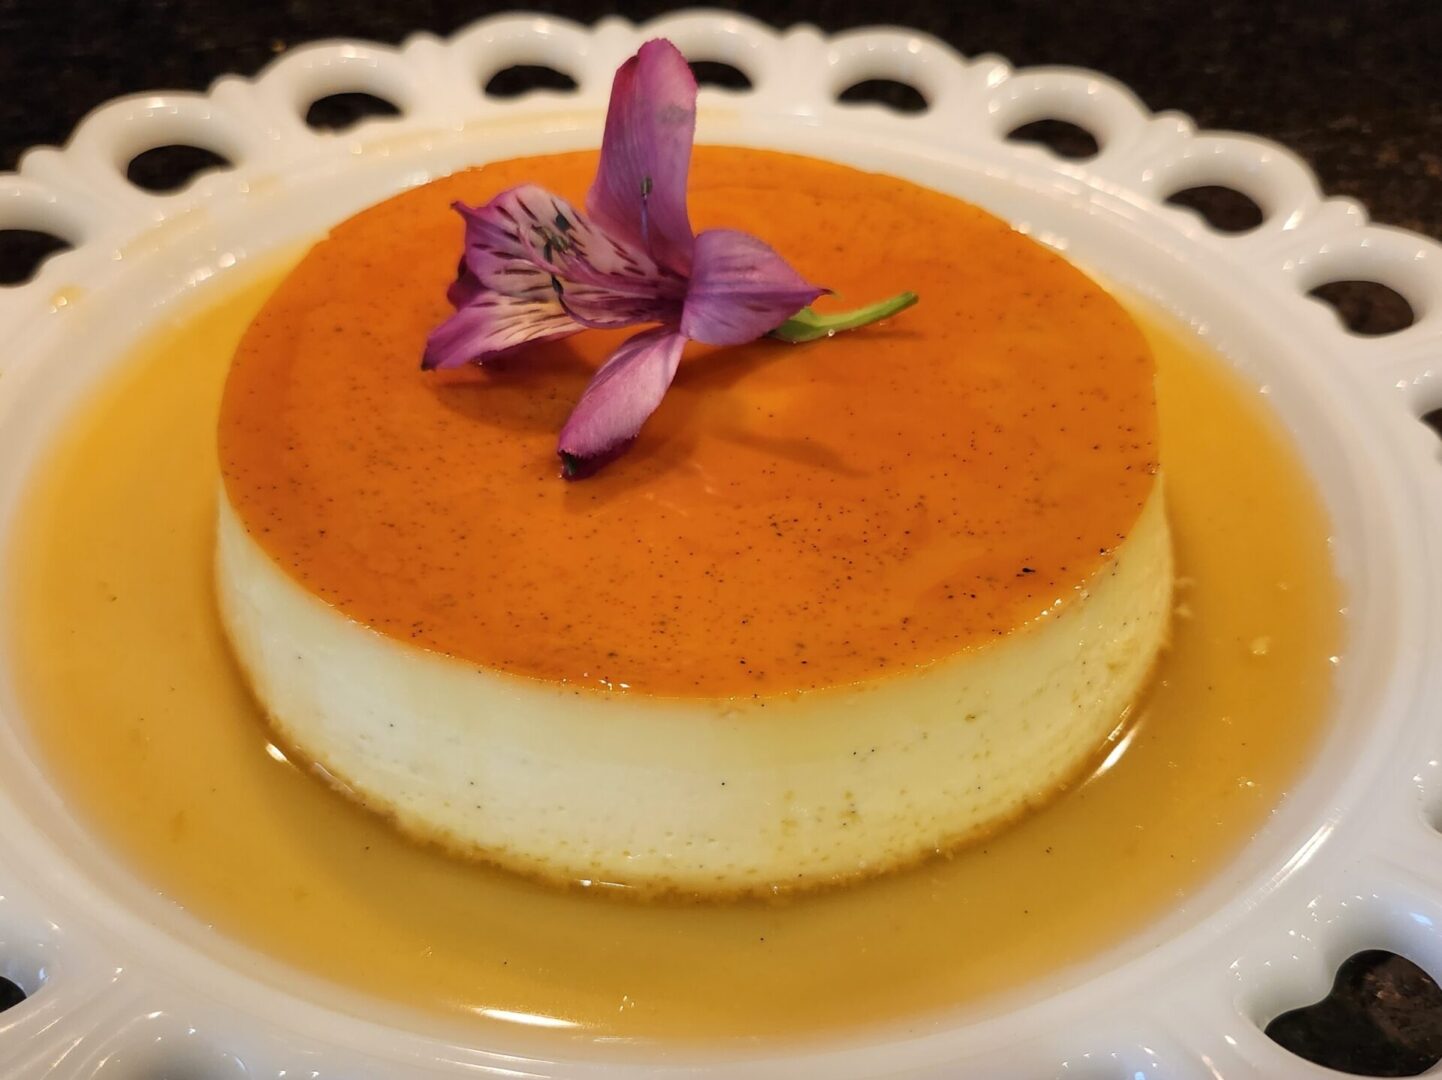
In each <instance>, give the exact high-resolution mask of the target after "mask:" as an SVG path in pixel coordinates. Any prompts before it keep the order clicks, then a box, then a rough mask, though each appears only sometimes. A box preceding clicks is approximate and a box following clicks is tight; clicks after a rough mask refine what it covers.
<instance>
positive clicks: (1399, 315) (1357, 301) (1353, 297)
mask: <svg viewBox="0 0 1442 1080" xmlns="http://www.w3.org/2000/svg"><path fill="white" fill-rule="evenodd" d="M1307 295H1308V296H1310V297H1312V298H1313V299H1315V300H1318V301H1320V302H1321V303H1324V304H1326V305H1327V306H1328V307H1330V308H1331V309H1332V310H1333V311H1335V312H1336V313H1337V315H1338V317H1339V318H1341V320H1342V323H1343V324H1344V325H1345V326H1346V327H1347V329H1348V330H1350V331H1351V332H1352V333H1354V334H1358V335H1360V336H1362V337H1383V336H1385V335H1387V334H1395V333H1397V331H1399V330H1406V329H1407V328H1408V327H1409V326H1411V325H1412V324H1413V323H1414V322H1416V321H1417V316H1416V313H1415V312H1414V311H1413V310H1412V305H1411V304H1409V303H1408V302H1407V298H1406V297H1405V296H1403V295H1402V294H1401V293H1399V292H1398V291H1397V290H1396V289H1393V288H1391V287H1390V286H1387V285H1383V284H1382V283H1381V282H1380V281H1364V280H1360V279H1348V280H1338V281H1329V282H1327V283H1325V284H1323V285H1318V286H1317V287H1316V288H1314V289H1312V290H1311V291H1310V292H1308V293H1307Z"/></svg>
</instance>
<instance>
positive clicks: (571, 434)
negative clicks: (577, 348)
mask: <svg viewBox="0 0 1442 1080" xmlns="http://www.w3.org/2000/svg"><path fill="white" fill-rule="evenodd" d="M695 127H696V80H695V77H694V76H693V75H692V74H691V69H690V68H689V67H688V66H687V64H686V60H685V58H684V57H683V56H682V55H681V53H680V52H679V51H678V50H677V49H676V47H675V46H674V45H672V44H671V43H670V42H669V41H665V40H656V41H648V42H647V43H646V44H644V45H642V46H641V49H640V51H639V52H637V53H636V55H635V56H633V57H631V58H630V59H629V60H627V61H626V62H625V63H624V64H622V65H621V67H620V69H619V70H618V71H617V72H616V79H615V82H614V84H613V85H612V87H611V103H610V109H609V111H608V112H607V114H606V132H605V136H604V138H603V140H602V144H601V161H600V168H599V169H598V171H597V173H596V178H595V180H594V181H593V182H592V184H591V190H590V192H589V193H588V194H587V196H586V209H587V212H586V213H582V212H581V211H579V210H577V209H576V208H575V207H573V206H571V205H570V204H569V203H568V202H566V200H564V199H562V198H560V197H559V196H556V195H553V194H551V193H550V192H548V191H545V190H544V189H542V188H539V187H537V186H535V185H533V184H524V185H522V186H520V187H516V188H512V189H511V190H509V191H505V192H502V193H501V194H500V195H497V196H496V197H495V198H494V199H492V200H491V201H490V202H489V203H487V204H486V205H485V206H483V207H481V208H480V209H473V208H471V207H468V206H465V205H463V204H461V203H457V204H456V207H455V208H456V210H457V211H459V212H460V214H461V216H462V217H463V218H464V219H465V222H466V246H465V254H464V256H463V257H462V260H461V266H460V272H459V276H458V277H457V279H456V281H455V283H454V284H453V285H452V286H451V288H450V290H449V292H448V293H447V297H448V299H449V300H450V302H451V304H452V305H453V306H454V307H455V308H456V311H455V314H454V315H452V316H451V317H450V318H448V319H447V320H446V321H445V322H444V323H442V324H441V325H440V326H438V327H436V329H435V330H434V331H432V332H431V334H430V337H429V338H428V339H427V342H426V351H425V357H424V359H423V360H422V362H421V366H422V367H423V368H425V369H427V370H429V369H436V368H452V367H459V366H462V365H464V364H467V363H472V362H474V363H480V364H484V363H485V362H486V361H487V360H489V359H491V358H492V357H495V356H499V355H502V354H504V353H507V352H510V351H512V350H513V349H516V348H519V347H520V346H522V345H525V344H527V343H529V342H533V341H544V340H550V339H555V338H561V337H566V336H568V335H570V334H574V333H577V332H578V331H580V330H582V329H585V328H588V327H590V328H596V329H606V328H615V327H621V326H633V325H636V324H638V323H659V324H660V325H659V326H657V327H655V328H653V329H649V330H644V331H642V332H641V333H638V334H636V335H635V336H634V337H631V338H629V339H628V340H627V341H625V342H624V343H623V344H622V345H621V347H620V348H618V349H617V350H616V351H615V353H613V354H612V355H611V357H610V358H609V359H608V360H607V361H606V362H605V363H604V364H603V365H602V366H601V367H600V369H599V370H598V371H597V372H596V374H595V377H594V378H593V379H592V380H591V383H590V385H589V386H588V387H586V391H585V393H583V394H582V395H581V400H580V401H579V402H577V404H576V407H575V410H574V411H573V412H572V413H571V416H570V419H568V420H567V421H566V425H565V427H564V428H562V429H561V437H560V443H559V446H558V448H557V449H558V452H559V453H560V456H561V460H562V463H563V466H564V472H565V475H566V476H568V477H575V476H579V475H584V474H585V473H588V472H591V471H594V469H595V468H597V467H599V466H600V465H601V464H604V463H605V462H606V461H609V460H610V459H611V458H613V457H615V456H616V455H617V454H619V453H620V452H621V451H623V450H624V449H625V448H626V447H627V446H628V445H629V444H630V442H631V441H632V440H633V439H635V437H636V435H637V433H638V432H639V431H640V429H641V425H642V424H644V423H645V421H646V418H647V417H648V416H650V415H651V413H652V412H654V411H655V409H656V407H657V406H658V405H659V404H660V403H661V399H662V398H663V397H664V396H665V394H666V391H667V389H668V388H669V387H670V385H671V380H672V378H673V377H674V376H675V374H676V366H677V364H678V363H679V362H680V359H681V351H682V349H683V348H684V347H685V344H686V342H687V341H700V342H704V343H706V344H709V345H740V344H743V343H745V342H748V341H754V340H755V339H757V338H759V337H763V336H764V335H766V334H768V333H772V332H775V331H777V330H778V328H780V327H783V324H787V327H786V328H787V330H788V332H787V333H783V334H780V335H779V336H783V337H785V338H786V339H787V340H810V339H811V338H815V337H822V336H827V335H829V334H830V333H833V332H835V331H836V330H840V329H849V328H850V327H851V326H853V325H861V324H862V323H863V322H869V321H873V320H874V319H876V318H881V317H883V316H884V315H886V314H891V313H893V312H894V311H897V310H900V308H902V307H905V306H908V304H909V303H911V302H914V300H915V297H914V296H913V295H912V294H902V296H901V297H897V298H893V300H891V301H888V302H885V303H883V304H882V305H874V306H873V307H872V308H868V309H865V310H864V311H863V312H856V313H852V314H851V315H850V316H829V317H828V316H817V315H815V314H814V313H812V312H810V311H809V310H806V311H803V310H802V309H805V308H807V305H809V304H810V303H811V302H812V301H813V300H815V299H816V298H817V297H818V296H820V295H821V294H822V293H823V292H825V291H826V290H824V289H821V288H818V287H817V286H815V285H812V284H810V283H809V282H807V281H805V280H804V279H803V278H802V277H801V276H800V275H799V274H797V273H796V271H795V270H793V269H792V268H791V267H790V266H789V265H788V264H787V262H786V260H784V259H783V258H782V257H781V256H780V255H778V254H777V253H776V252H775V251H773V250H772V249H771V248H770V247H769V246H768V245H767V244H765V243H764V242H763V241H761V240H758V239H757V238H756V237H754V236H751V235H749V234H747V233H743V232H738V231H736V230H733V229H708V230H707V231H705V232H703V233H701V234H700V235H696V234H695V233H693V232H692V231H691V221H690V218H689V216H688V214H687V211H686V178H687V173H688V171H689V169H690V164H691V144H692V139H693V137H694V134H695ZM883 308H884V309H885V310H882V309H883ZM793 317H796V318H795V319H794V320H793ZM788 320H792V321H791V322H788Z"/></svg>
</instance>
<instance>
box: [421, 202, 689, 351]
mask: <svg viewBox="0 0 1442 1080" xmlns="http://www.w3.org/2000/svg"><path fill="white" fill-rule="evenodd" d="M455 208H456V210H457V211H458V212H459V213H460V214H461V216H462V217H463V218H464V219H465V223H466V248H465V255H464V257H463V259H462V262H461V269H460V273H459V274H458V276H457V278H456V281H455V283H454V284H452V285H451V287H450V289H449V290H448V291H447V294H446V295H447V297H448V298H449V300H450V302H451V303H452V304H453V305H454V306H455V307H456V309H457V310H456V314H455V315H454V316H452V317H451V318H450V319H448V320H447V321H446V322H445V323H443V324H442V325H441V326H439V327H437V328H436V330H435V332H433V333H432V334H431V336H430V339H429V340H428V342H427V348H426V354H425V358H424V359H423V361H422V367H424V368H427V369H429V368H441V367H455V366H457V365H459V364H465V363H468V362H472V361H474V362H478V363H484V362H485V361H486V360H487V359H489V358H490V357H492V356H495V355H497V354H498V353H501V352H506V351H509V350H510V349H513V348H515V347H516V346H518V345H523V344H525V343H526V342H527V341H538V340H543V339H546V338H554V337H560V336H564V335H565V334H567V333H571V332H574V331H575V330H577V329H579V328H581V327H594V328H600V329H609V328H615V327H622V326H632V325H634V324H636V323H640V322H672V323H674V322H675V321H677V320H678V319H679V318H680V314H681V309H682V304H683V301H684V296H685V289H686V283H685V281H683V280H682V279H680V278H679V277H677V276H676V275H675V274H674V273H672V272H670V271H666V270H663V269H661V268H660V267H658V266H657V265H656V263H655V262H653V261H652V260H651V258H650V257H649V256H648V255H646V253H645V252H643V251H639V250H636V249H634V248H632V247H630V246H628V245H626V244H625V243H623V242H621V241H618V240H616V239H615V238H613V237H611V236H609V235H607V234H606V233H605V232H603V231H602V230H601V229H599V228H597V227H595V226H594V225H593V224H592V223H591V222H590V221H589V220H588V219H587V218H586V217H585V216H584V215H583V214H581V213H579V212H578V211H577V210H576V209H575V208H574V207H573V206H571V204H570V203H568V202H567V201H566V200H564V199H562V198H560V197H559V196H557V195H553V194H551V193H550V192H548V191H546V190H545V189H543V188H540V187H537V186H536V185H534V184H526V185H523V186H521V187H517V188H513V189H511V190H510V191H506V192H503V193H501V194H500V195H498V196H496V197H495V198H494V199H492V200H491V201H490V202H489V203H487V204H486V205H485V206H483V207H480V208H478V209H477V208H472V207H469V206H465V205H464V204H461V203H457V204H456V206H455Z"/></svg>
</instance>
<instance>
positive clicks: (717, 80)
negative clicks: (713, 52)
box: [691, 60, 752, 90]
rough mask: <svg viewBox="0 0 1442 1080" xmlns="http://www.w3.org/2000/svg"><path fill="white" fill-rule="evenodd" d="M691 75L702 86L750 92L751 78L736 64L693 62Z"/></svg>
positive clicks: (715, 61)
mask: <svg viewBox="0 0 1442 1080" xmlns="http://www.w3.org/2000/svg"><path fill="white" fill-rule="evenodd" d="M691 74H693V75H695V76H696V82H697V84H698V85H700V86H719V87H720V88H721V89H723V90H750V89H751V87H752V82H751V77H750V76H749V75H747V74H746V72H744V71H742V70H741V69H740V68H739V67H737V66H736V65H735V64H728V63H726V62H725V61H724V60H692V61H691Z"/></svg>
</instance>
